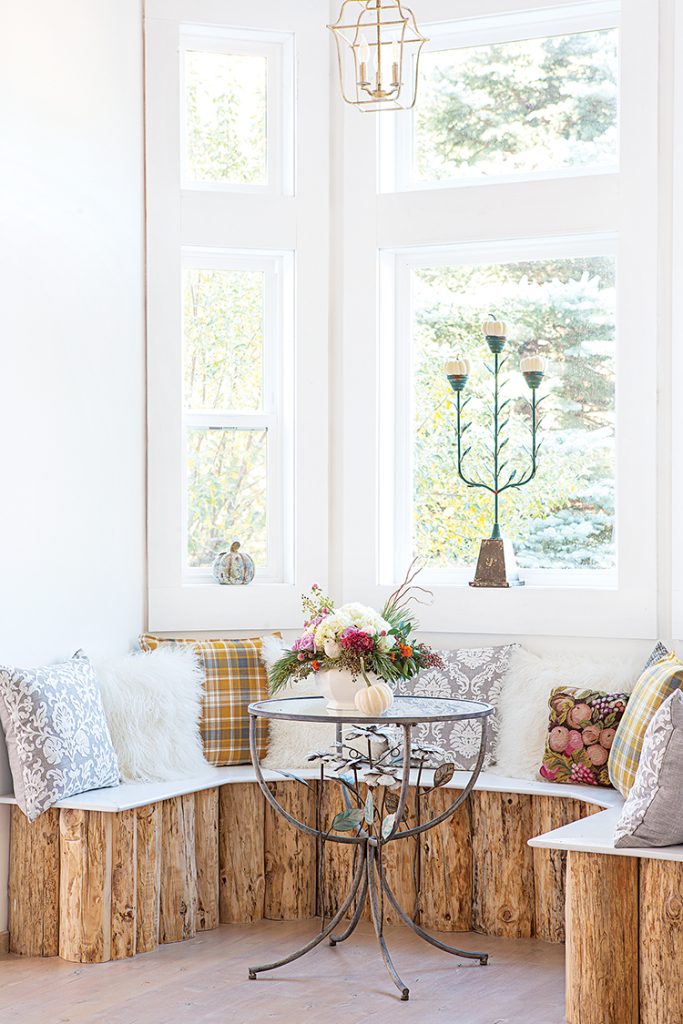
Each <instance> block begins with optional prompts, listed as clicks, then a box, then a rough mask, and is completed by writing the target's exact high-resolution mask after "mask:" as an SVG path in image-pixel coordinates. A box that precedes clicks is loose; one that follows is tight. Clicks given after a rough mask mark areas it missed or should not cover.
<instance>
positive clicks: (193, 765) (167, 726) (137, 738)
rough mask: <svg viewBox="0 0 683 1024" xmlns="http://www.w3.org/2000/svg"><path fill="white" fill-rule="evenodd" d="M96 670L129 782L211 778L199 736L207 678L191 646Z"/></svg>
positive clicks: (122, 660) (119, 661) (161, 650)
mask: <svg viewBox="0 0 683 1024" xmlns="http://www.w3.org/2000/svg"><path fill="white" fill-rule="evenodd" d="M95 669H96V672H97V678H98V680H99V683H100V690H101V692H102V702H103V704H104V711H105V714H106V716H107V724H108V725H109V732H110V735H111V738H112V743H113V744H114V750H115V751H116V756H117V758H118V762H119V768H120V770H121V780H122V781H123V782H166V781H168V780H172V779H179V778H183V777H188V776H193V775H201V774H203V773H204V774H206V772H207V771H208V768H209V766H208V764H207V762H206V760H205V758H204V753H203V751H202V738H201V736H200V733H199V720H200V717H201V713H202V692H203V682H204V673H203V671H202V667H201V665H200V664H199V661H198V660H197V656H196V654H195V653H194V651H193V649H192V648H191V647H169V646H163V647H160V648H159V649H158V650H156V651H150V652H149V653H148V654H127V655H125V656H124V657H122V658H110V659H108V660H107V661H102V662H98V663H97V665H96V666H95Z"/></svg>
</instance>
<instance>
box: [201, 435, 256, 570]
mask: <svg viewBox="0 0 683 1024" xmlns="http://www.w3.org/2000/svg"><path fill="white" fill-rule="evenodd" d="M266 478H267V431H265V430H234V429H219V428H216V429H203V428H202V429H200V428H192V429H190V430H188V463H187V488H188V494H187V507H188V524H187V528H188V563H189V565H191V566H210V565H211V564H212V563H213V560H214V558H215V557H216V555H217V554H218V552H219V551H224V550H225V549H226V548H227V547H229V546H230V544H231V543H232V541H233V540H239V541H240V542H241V543H242V546H243V548H244V550H245V551H246V552H247V553H248V554H250V555H251V557H252V558H253V559H254V562H255V563H256V566H257V567H259V566H263V565H265V564H266V563H267V560H268V544H267V511H266V508H267V505H266V502H267V483H266Z"/></svg>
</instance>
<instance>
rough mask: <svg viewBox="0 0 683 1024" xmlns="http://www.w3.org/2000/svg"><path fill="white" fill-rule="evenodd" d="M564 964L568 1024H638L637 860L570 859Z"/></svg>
mask: <svg viewBox="0 0 683 1024" xmlns="http://www.w3.org/2000/svg"><path fill="white" fill-rule="evenodd" d="M566 964H567V967H566V977H567V1022H568V1024H638V860H637V859H636V858H634V857H615V856H605V855H603V854H595V853H570V854H569V857H568V861H567V946H566ZM658 1024H664V1019H660V1021H658ZM666 1024H670V1022H669V1021H668V1020H667V1021H666Z"/></svg>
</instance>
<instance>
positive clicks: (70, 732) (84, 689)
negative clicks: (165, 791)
mask: <svg viewBox="0 0 683 1024" xmlns="http://www.w3.org/2000/svg"><path fill="white" fill-rule="evenodd" d="M0 723H1V724H2V728H3V730H4V732H5V740H6V742H7V752H8V755H9V763H10V768H11V770H12V778H13V780H14V795H15V797H16V800H17V803H18V804H19V807H21V809H22V811H23V812H24V814H25V815H26V817H27V818H28V819H29V821H35V819H36V818H37V817H39V816H40V815H41V814H42V813H43V811H47V810H48V809H49V808H50V807H52V806H53V805H54V804H56V803H58V802H59V801H60V800H63V799H64V798H65V797H67V796H74V795H75V794H76V793H85V792H86V791H87V790H89V789H100V788H101V787H104V786H116V785H117V784H118V781H119V766H118V762H117V760H116V754H115V753H114V748H113V746H112V743H111V739H110V736H109V730H108V728H107V721H106V719H105V716H104V709H103V707H102V698H101V696H100V689H99V686H98V684H97V679H96V677H95V673H94V672H93V668H92V665H91V664H90V661H89V660H88V658H86V657H85V656H83V655H81V654H80V652H79V654H77V655H75V656H74V657H73V658H72V659H71V660H70V661H65V662H63V663H62V664H61V665H50V666H47V667H44V668H28V669H22V668H8V667H5V666H1V667H0Z"/></svg>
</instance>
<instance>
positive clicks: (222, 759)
mask: <svg viewBox="0 0 683 1024" xmlns="http://www.w3.org/2000/svg"><path fill="white" fill-rule="evenodd" d="M278 635H279V634H278ZM162 644H191V645H192V647H193V648H194V650H195V652H196V654H197V657H198V658H199V660H200V662H201V664H202V667H203V669H204V699H203V702H202V719H201V722H200V731H201V734H202V741H203V743H204V756H205V757H206V760H207V761H208V762H209V764H213V765H216V767H223V766H225V765H229V764H248V763H249V761H250V760H251V755H250V753H249V714H248V712H247V708H248V706H249V704H252V703H253V702H254V701H257V700H265V699H266V698H267V697H268V673H267V671H266V667H265V665H264V664H263V662H262V661H261V647H262V638H261V637H252V638H251V639H249V640H188V639H175V638H174V639H169V638H168V637H158V636H151V635H150V634H147V633H146V634H144V635H143V636H141V637H140V647H141V648H142V650H143V651H154V650H156V649H157V648H158V647H159V646H161V645H162ZM256 745H257V749H258V753H259V757H264V756H265V754H266V750H267V748H268V722H267V720H266V719H264V718H259V719H258V720H257V723H256Z"/></svg>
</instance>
